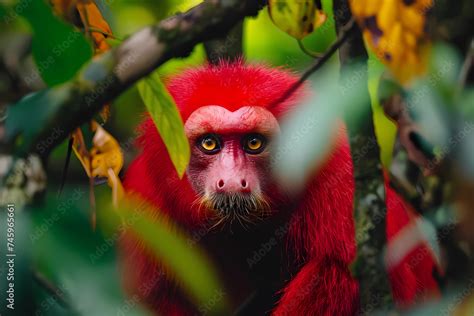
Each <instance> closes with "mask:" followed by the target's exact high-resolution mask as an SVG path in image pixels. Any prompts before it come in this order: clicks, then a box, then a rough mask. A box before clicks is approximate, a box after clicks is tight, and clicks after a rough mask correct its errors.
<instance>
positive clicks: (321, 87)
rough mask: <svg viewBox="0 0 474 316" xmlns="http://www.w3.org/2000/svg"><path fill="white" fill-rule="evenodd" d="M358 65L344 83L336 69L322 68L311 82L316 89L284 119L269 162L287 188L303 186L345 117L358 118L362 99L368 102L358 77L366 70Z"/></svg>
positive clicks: (327, 149)
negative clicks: (274, 150)
mask: <svg viewBox="0 0 474 316" xmlns="http://www.w3.org/2000/svg"><path fill="white" fill-rule="evenodd" d="M360 67H363V66H357V67H354V68H353V69H351V71H350V72H349V71H348V72H347V73H346V76H347V78H348V80H347V81H345V83H344V84H340V83H339V80H338V76H337V75H336V74H337V70H336V71H335V70H334V69H332V70H327V69H326V70H321V72H320V73H319V76H317V77H316V79H314V80H313V81H312V86H313V87H314V88H315V90H316V92H315V93H314V94H313V95H312V96H310V97H309V98H308V99H307V100H306V101H305V102H303V104H301V106H299V107H298V108H297V109H296V110H295V111H293V113H291V114H290V115H289V117H288V119H287V120H286V121H285V122H283V124H282V126H281V136H280V138H279V139H278V140H277V142H278V144H277V146H276V148H277V149H276V152H275V153H274V155H273V158H272V164H273V167H274V171H275V173H276V175H277V177H278V179H279V180H280V183H282V184H285V185H286V186H287V188H288V189H290V190H294V191H298V190H300V189H303V188H304V185H305V183H306V181H307V180H308V179H309V177H312V176H313V174H314V171H315V169H317V168H318V167H319V166H320V164H321V163H322V161H323V160H324V158H325V157H326V155H327V153H328V151H329V149H330V147H331V145H333V142H334V141H335V140H336V138H335V136H336V135H337V134H338V130H340V129H341V127H342V125H341V123H342V119H343V118H344V116H345V117H347V118H348V119H351V120H354V122H356V123H357V122H359V121H360V119H361V114H362V113H361V109H362V108H363V105H364V102H370V101H369V100H366V98H365V96H366V95H367V93H366V92H364V89H367V88H366V85H365V83H364V82H363V80H359V78H360V76H361V74H362V73H364V72H365V70H364V69H363V68H360ZM315 76H316V75H315ZM351 78H352V79H351ZM347 100H350V102H348V101H347Z"/></svg>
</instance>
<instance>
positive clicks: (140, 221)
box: [107, 202, 229, 315]
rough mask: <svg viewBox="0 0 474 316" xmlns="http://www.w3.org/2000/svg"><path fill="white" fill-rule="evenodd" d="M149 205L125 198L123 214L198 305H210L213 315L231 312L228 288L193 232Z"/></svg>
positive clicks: (125, 220) (139, 236)
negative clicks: (157, 214)
mask: <svg viewBox="0 0 474 316" xmlns="http://www.w3.org/2000/svg"><path fill="white" fill-rule="evenodd" d="M137 205H138V206H137ZM147 207H151V206H148V205H147V204H145V203H144V202H143V203H142V202H138V203H133V204H131V203H128V204H127V203H126V202H123V203H121V205H120V209H119V214H120V215H121V216H122V221H123V222H124V223H127V224H129V225H130V226H129V227H130V228H131V229H132V230H133V232H134V233H135V234H136V236H137V237H138V238H139V239H140V240H141V241H143V243H144V244H145V245H146V246H147V247H148V248H149V249H151V250H152V252H153V255H154V256H155V257H156V258H157V259H158V260H159V261H160V262H162V263H163V264H164V265H165V266H166V267H167V268H168V269H169V270H170V271H172V272H173V273H174V275H175V276H176V279H177V280H178V281H179V283H180V284H182V285H183V287H184V289H185V290H186V291H187V293H188V295H189V297H190V298H191V300H192V301H193V302H194V304H195V305H196V306H197V307H201V306H206V307H207V308H209V309H210V310H208V312H209V314H211V315H228V314H229V309H228V307H229V305H228V301H227V299H226V292H225V291H224V290H223V287H222V285H221V282H220V280H219V278H218V277H217V274H216V272H215V269H213V265H212V263H211V261H209V259H208V258H207V256H206V255H205V253H204V252H202V251H201V249H199V248H198V247H197V246H195V245H194V244H192V243H190V242H189V241H190V240H191V239H190V238H191V237H190V236H187V235H185V234H184V233H183V232H181V231H180V230H179V229H178V228H177V227H175V226H174V225H173V224H172V223H171V222H170V221H169V220H168V219H166V218H160V219H156V216H152V215H151V214H152V211H151V210H146V209H145V208H147ZM153 212H156V211H155V210H154V211H153ZM107 214H114V210H113V209H111V210H109V211H108V212H107ZM210 302H212V304H210Z"/></svg>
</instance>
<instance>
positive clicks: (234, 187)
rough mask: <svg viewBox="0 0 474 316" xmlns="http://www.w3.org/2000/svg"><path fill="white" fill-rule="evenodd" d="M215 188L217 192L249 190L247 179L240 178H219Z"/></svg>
mask: <svg viewBox="0 0 474 316" xmlns="http://www.w3.org/2000/svg"><path fill="white" fill-rule="evenodd" d="M216 188H217V191H218V192H243V193H244V192H250V188H249V184H248V182H247V180H245V179H240V181H238V180H237V179H228V180H224V179H220V180H218V181H217V184H216Z"/></svg>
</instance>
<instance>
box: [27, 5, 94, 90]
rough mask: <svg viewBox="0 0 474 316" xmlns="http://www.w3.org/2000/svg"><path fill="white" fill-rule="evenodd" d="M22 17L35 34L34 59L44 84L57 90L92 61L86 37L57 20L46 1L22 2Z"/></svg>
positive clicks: (90, 48)
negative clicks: (57, 86)
mask: <svg viewBox="0 0 474 316" xmlns="http://www.w3.org/2000/svg"><path fill="white" fill-rule="evenodd" d="M19 6H20V7H21V8H24V9H23V10H22V11H21V14H22V15H23V16H24V17H25V18H26V19H27V20H28V22H29V23H30V25H31V28H32V30H33V40H32V49H33V57H34V59H35V62H36V65H37V67H38V70H39V73H40V75H41V77H42V78H43V80H44V81H45V82H46V83H47V84H48V85H49V86H53V85H56V84H59V83H63V82H65V81H68V80H69V79H71V78H72V77H73V76H74V74H75V73H76V72H77V71H78V70H79V68H80V67H81V66H82V65H83V64H84V63H85V62H86V61H87V60H89V59H90V58H91V57H92V47H91V45H90V43H89V42H88V41H87V40H86V38H85V37H84V35H82V33H80V32H78V31H76V30H75V29H74V28H73V27H72V26H70V25H68V24H66V23H65V22H63V21H62V20H60V19H59V18H58V17H57V16H55V15H54V14H53V12H52V9H51V7H49V6H48V5H47V4H46V2H45V1H43V0H21V2H20V3H19Z"/></svg>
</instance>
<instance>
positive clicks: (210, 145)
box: [200, 135, 220, 154]
mask: <svg viewBox="0 0 474 316" xmlns="http://www.w3.org/2000/svg"><path fill="white" fill-rule="evenodd" d="M200 147H201V150H202V151H203V152H205V153H206V154H213V153H216V152H218V151H219V150H220V143H219V139H218V138H217V137H216V136H215V135H207V136H204V137H203V138H202V139H201V142H200Z"/></svg>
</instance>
